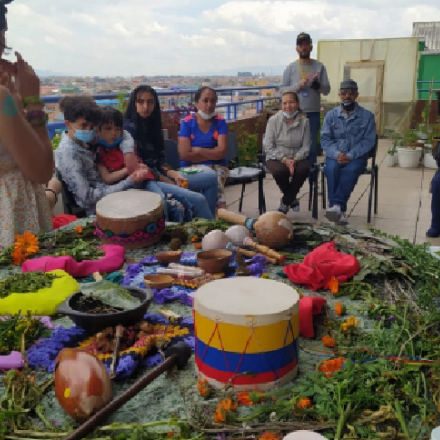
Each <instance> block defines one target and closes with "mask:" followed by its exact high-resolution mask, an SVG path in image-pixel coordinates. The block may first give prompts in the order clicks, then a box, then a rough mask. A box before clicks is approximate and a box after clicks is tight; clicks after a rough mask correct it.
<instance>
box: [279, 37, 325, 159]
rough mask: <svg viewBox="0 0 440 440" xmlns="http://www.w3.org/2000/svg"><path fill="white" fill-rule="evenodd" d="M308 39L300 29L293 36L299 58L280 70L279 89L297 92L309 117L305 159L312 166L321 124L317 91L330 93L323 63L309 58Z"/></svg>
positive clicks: (309, 39) (309, 41) (319, 98)
mask: <svg viewBox="0 0 440 440" xmlns="http://www.w3.org/2000/svg"><path fill="white" fill-rule="evenodd" d="M312 49H313V46H312V39H311V38H310V35H309V34H306V33H305V32H301V33H300V34H299V35H298V37H297V39H296V51H297V52H298V55H299V59H298V60H296V61H294V62H293V63H291V64H289V65H288V66H287V67H286V70H285V71H284V74H283V81H282V83H281V89H280V92H281V93H282V92H283V91H284V90H287V89H291V90H295V91H296V92H297V93H298V97H299V105H300V108H301V110H302V111H303V112H305V113H306V114H307V117H308V119H309V121H310V152H309V163H310V166H313V165H314V164H315V163H316V160H317V156H318V133H319V129H320V127H321V116H320V111H321V94H323V95H328V94H329V93H330V83H329V80H328V76H327V70H326V69H325V66H324V64H322V63H321V62H319V61H317V60H313V59H311V58H310V53H311V52H312Z"/></svg>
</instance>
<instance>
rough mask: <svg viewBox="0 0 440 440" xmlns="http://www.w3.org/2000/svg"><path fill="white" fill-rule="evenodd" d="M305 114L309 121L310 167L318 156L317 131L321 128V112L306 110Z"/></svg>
mask: <svg viewBox="0 0 440 440" xmlns="http://www.w3.org/2000/svg"><path fill="white" fill-rule="evenodd" d="M306 115H307V118H308V119H309V123H310V151H309V164H310V167H312V166H313V165H315V163H316V160H317V157H318V133H319V129H320V128H321V114H320V113H319V112H308V113H306Z"/></svg>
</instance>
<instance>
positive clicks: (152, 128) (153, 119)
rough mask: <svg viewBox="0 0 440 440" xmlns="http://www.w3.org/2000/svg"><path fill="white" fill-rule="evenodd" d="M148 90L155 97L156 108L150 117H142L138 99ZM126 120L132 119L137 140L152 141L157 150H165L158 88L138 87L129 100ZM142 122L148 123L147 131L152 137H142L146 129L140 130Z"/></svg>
mask: <svg viewBox="0 0 440 440" xmlns="http://www.w3.org/2000/svg"><path fill="white" fill-rule="evenodd" d="M144 92H148V93H151V95H152V96H153V98H154V110H153V112H152V113H151V115H150V116H148V118H141V117H140V116H139V114H138V112H137V111H136V99H137V97H138V95H139V94H140V93H144ZM124 119H125V120H128V121H130V122H131V123H133V124H134V125H135V127H136V138H135V142H139V143H144V142H145V141H148V142H151V143H152V144H153V146H154V149H155V150H156V151H163V150H164V140H163V135H162V118H161V111H160V104H159V98H158V97H157V93H156V90H154V89H153V87H151V86H147V85H143V86H139V87H136V88H135V89H134V90H133V91H132V92H131V95H130V99H129V101H128V106H127V110H126V111H125V116H124ZM141 124H146V127H147V133H148V134H149V136H150V139H148V140H147V139H140V138H141V137H142V135H143V134H144V133H145V131H143V130H140V129H139V127H140V126H141Z"/></svg>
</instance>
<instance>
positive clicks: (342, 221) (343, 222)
mask: <svg viewBox="0 0 440 440" xmlns="http://www.w3.org/2000/svg"><path fill="white" fill-rule="evenodd" d="M347 224H348V219H347V216H346V215H345V212H341V216H340V217H339V221H338V223H337V225H339V226H346V225H347Z"/></svg>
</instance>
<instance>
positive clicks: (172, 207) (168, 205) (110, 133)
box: [97, 107, 191, 223]
mask: <svg viewBox="0 0 440 440" xmlns="http://www.w3.org/2000/svg"><path fill="white" fill-rule="evenodd" d="M122 126H123V116H122V113H121V112H120V111H119V110H117V109H115V108H113V107H104V108H103V109H102V115H101V121H100V122H99V124H98V129H97V133H98V140H97V142H98V145H97V146H98V150H97V158H98V171H99V174H100V175H101V177H102V180H104V182H105V183H107V184H108V185H113V184H116V183H118V182H120V181H121V180H123V179H125V178H126V177H127V176H128V170H127V167H126V165H125V158H124V153H123V152H122V151H121V150H120V148H119V145H120V143H121V140H122V134H123V133H124V130H123V128H122ZM136 159H137V161H138V162H139V165H138V168H137V169H138V172H139V173H142V176H143V177H144V179H145V181H144V182H142V183H140V184H137V185H136V188H139V189H146V190H148V191H153V192H155V191H154V185H155V181H160V182H169V179H168V178H167V177H165V176H163V175H162V174H160V173H159V172H157V171H155V170H151V169H150V168H149V167H148V166H146V165H144V164H143V163H142V160H141V159H140V158H139V157H138V156H137V155H136ZM165 197H166V199H165V200H163V202H164V211H165V218H166V219H167V220H169V221H174V222H178V223H181V222H182V221H184V220H191V218H187V217H188V215H187V216H185V208H188V210H190V206H189V205H188V204H187V202H186V200H184V199H179V200H178V201H177V200H175V199H177V197H171V196H170V195H169V194H167V195H166V196H165Z"/></svg>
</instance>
